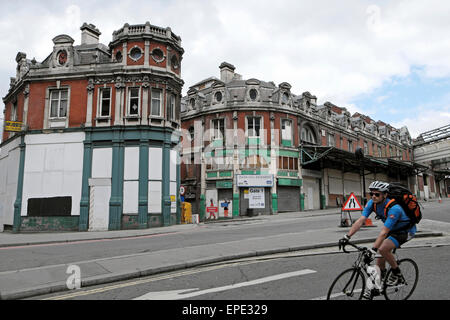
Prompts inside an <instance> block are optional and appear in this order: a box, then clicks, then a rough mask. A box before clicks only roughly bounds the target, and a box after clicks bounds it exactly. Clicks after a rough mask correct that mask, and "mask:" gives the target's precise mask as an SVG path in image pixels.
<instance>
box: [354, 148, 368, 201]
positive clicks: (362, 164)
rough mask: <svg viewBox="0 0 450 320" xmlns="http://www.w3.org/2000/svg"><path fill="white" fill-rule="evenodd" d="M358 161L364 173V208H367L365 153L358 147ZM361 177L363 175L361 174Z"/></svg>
mask: <svg viewBox="0 0 450 320" xmlns="http://www.w3.org/2000/svg"><path fill="white" fill-rule="evenodd" d="M355 156H356V159H358V160H359V163H360V166H361V171H362V180H363V192H362V202H363V206H366V175H365V171H364V151H363V150H362V148H361V147H356V150H355ZM360 175H361V173H360Z"/></svg>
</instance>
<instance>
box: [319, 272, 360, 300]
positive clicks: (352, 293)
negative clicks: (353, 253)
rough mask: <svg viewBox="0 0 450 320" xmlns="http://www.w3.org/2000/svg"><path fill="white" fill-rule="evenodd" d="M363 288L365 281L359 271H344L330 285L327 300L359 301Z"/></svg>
mask: <svg viewBox="0 0 450 320" xmlns="http://www.w3.org/2000/svg"><path fill="white" fill-rule="evenodd" d="M365 287H366V281H365V280H364V275H363V273H362V272H361V270H359V269H357V268H350V269H347V270H344V271H343V272H342V273H341V274H340V275H338V276H337V278H336V279H335V280H334V281H333V283H332V284H331V287H330V289H329V290H328V294H327V300H361V298H362V295H363V293H364V289H365Z"/></svg>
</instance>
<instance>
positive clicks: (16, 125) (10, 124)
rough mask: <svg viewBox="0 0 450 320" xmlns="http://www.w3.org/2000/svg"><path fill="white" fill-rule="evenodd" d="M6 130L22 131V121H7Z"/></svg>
mask: <svg viewBox="0 0 450 320" xmlns="http://www.w3.org/2000/svg"><path fill="white" fill-rule="evenodd" d="M5 131H14V132H18V131H22V122H18V121H5Z"/></svg>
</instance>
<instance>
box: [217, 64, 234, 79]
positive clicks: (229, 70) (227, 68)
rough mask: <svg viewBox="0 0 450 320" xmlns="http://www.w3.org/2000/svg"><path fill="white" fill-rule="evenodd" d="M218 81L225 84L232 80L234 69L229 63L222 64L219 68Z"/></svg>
mask: <svg viewBox="0 0 450 320" xmlns="http://www.w3.org/2000/svg"><path fill="white" fill-rule="evenodd" d="M219 69H220V80H222V81H223V82H225V83H228V82H230V81H231V80H233V78H234V69H236V68H235V67H234V66H233V65H232V64H231V63H228V62H222V63H221V64H220V66H219Z"/></svg>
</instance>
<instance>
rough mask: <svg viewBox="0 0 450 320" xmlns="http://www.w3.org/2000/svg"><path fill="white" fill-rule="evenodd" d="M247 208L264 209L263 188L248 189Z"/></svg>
mask: <svg viewBox="0 0 450 320" xmlns="http://www.w3.org/2000/svg"><path fill="white" fill-rule="evenodd" d="M248 191H249V199H248V207H249V208H250V209H264V208H265V206H266V204H265V201H264V188H249V189H248Z"/></svg>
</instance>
